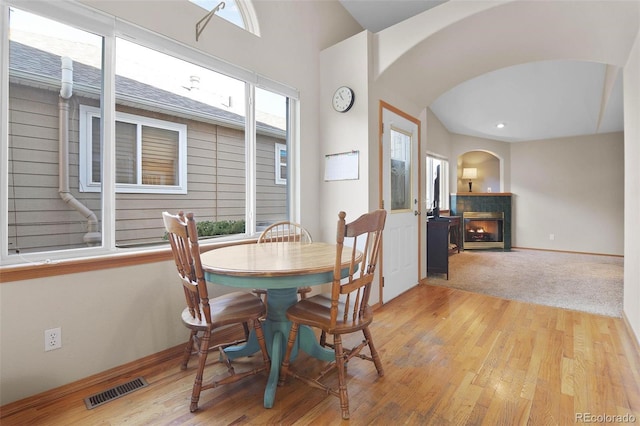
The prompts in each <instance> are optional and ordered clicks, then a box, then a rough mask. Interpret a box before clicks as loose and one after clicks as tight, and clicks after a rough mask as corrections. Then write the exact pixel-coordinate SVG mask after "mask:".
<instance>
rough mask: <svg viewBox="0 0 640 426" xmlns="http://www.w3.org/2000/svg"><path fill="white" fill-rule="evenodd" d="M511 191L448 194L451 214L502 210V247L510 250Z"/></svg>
mask: <svg viewBox="0 0 640 426" xmlns="http://www.w3.org/2000/svg"><path fill="white" fill-rule="evenodd" d="M511 195H512V194H511V193H510V192H500V193H481V192H479V193H467V194H465V193H462V194H451V195H450V206H451V215H452V216H460V217H462V213H463V212H504V249H505V250H511Z"/></svg>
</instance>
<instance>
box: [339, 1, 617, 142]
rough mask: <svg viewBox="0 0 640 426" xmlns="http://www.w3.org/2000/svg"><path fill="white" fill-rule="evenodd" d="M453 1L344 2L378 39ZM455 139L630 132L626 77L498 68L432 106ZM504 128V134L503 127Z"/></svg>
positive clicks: (538, 65)
mask: <svg viewBox="0 0 640 426" xmlns="http://www.w3.org/2000/svg"><path fill="white" fill-rule="evenodd" d="M445 1H446V0H386V1H377V0H376V1H374V0H369V1H365V0H340V3H341V4H342V5H343V7H344V8H345V9H347V11H348V12H349V13H350V14H351V15H352V16H353V17H354V18H355V20H356V21H358V23H360V25H361V26H362V27H363V28H365V29H367V30H369V31H371V32H374V33H375V32H379V31H382V30H384V29H385V28H388V27H390V26H392V25H394V24H397V23H398V22H401V21H403V20H405V19H407V18H410V17H412V16H414V15H416V14H419V13H422V12H424V11H426V10H428V9H431V8H433V7H436V6H438V5H440V4H442V3H445ZM428 106H429V107H430V109H431V110H432V111H433V113H434V114H435V115H436V116H437V117H438V119H439V120H440V121H441V122H442V124H443V125H444V126H445V127H446V128H447V129H448V130H449V131H450V132H451V133H457V134H462V135H468V136H477V137H482V138H488V139H494V140H499V141H505V142H520V141H529V140H542V139H552V138H559V137H569V136H580V135H591V134H596V133H609V132H618V131H622V130H623V100H622V72H621V71H619V69H618V68H616V67H612V66H607V65H606V64H602V63H595V62H584V61H572V60H562V61H560V60H557V61H556V60H554V61H543V62H529V63H525V64H521V65H516V66H510V67H507V68H502V69H498V70H495V71H492V72H489V73H486V74H483V75H480V76H478V77H475V78H473V79H471V80H467V81H465V82H463V83H461V84H459V85H457V86H455V87H451V88H450V89H449V90H448V91H446V92H444V93H443V94H441V95H440V96H439V97H438V98H437V99H436V100H435V101H434V102H432V103H431V104H430V105H428ZM500 123H502V124H504V127H502V128H498V127H497V125H498V124H500Z"/></svg>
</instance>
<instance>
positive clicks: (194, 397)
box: [189, 331, 211, 413]
mask: <svg viewBox="0 0 640 426" xmlns="http://www.w3.org/2000/svg"><path fill="white" fill-rule="evenodd" d="M210 337H211V333H210V332H208V331H205V332H204V334H203V335H202V337H201V338H200V346H199V348H198V371H197V372H196V378H195V380H194V382H193V392H191V407H190V408H189V409H190V411H191V412H192V413H193V412H194V411H196V410H197V409H198V401H199V400H200V391H201V390H202V378H203V376H204V366H205V365H206V363H207V355H208V354H209V339H210Z"/></svg>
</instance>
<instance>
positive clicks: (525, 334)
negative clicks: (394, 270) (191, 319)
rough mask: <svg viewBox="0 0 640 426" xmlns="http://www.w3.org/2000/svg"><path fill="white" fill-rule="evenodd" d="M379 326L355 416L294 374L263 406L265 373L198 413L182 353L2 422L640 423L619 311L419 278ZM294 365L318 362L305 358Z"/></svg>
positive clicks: (353, 385) (356, 382) (633, 355)
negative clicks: (118, 383)
mask: <svg viewBox="0 0 640 426" xmlns="http://www.w3.org/2000/svg"><path fill="white" fill-rule="evenodd" d="M372 333H373V336H374V340H375V343H376V346H377V348H378V351H379V352H380V355H381V357H382V361H383V365H384V368H385V376H384V377H382V378H378V377H377V375H376V371H375V368H374V366H373V364H372V363H370V362H366V361H362V360H359V359H354V360H352V361H351V362H350V363H349V367H348V370H347V376H348V389H349V400H350V408H351V420H350V421H342V420H341V418H340V409H339V400H338V398H335V397H333V396H326V395H324V394H323V393H322V392H321V391H319V390H316V389H311V388H309V387H307V386H306V385H304V384H303V383H301V382H299V381H295V380H293V379H289V381H288V382H287V383H286V384H285V385H284V386H283V387H280V388H278V391H277V395H276V400H275V405H274V407H273V408H272V409H265V408H264V407H263V406H262V396H263V389H264V385H265V382H266V376H264V375H263V376H253V377H250V378H247V379H246V380H244V381H241V382H239V383H235V384H232V385H229V386H226V387H221V388H217V389H213V390H208V391H204V392H203V393H202V396H201V399H200V410H199V411H198V412H196V413H190V412H189V398H190V393H191V386H192V384H193V372H194V370H193V365H190V368H189V369H188V370H187V371H181V370H180V368H179V359H178V358H175V359H170V360H168V361H165V362H162V363H158V364H157V365H155V366H152V367H148V368H142V369H140V371H137V372H136V373H138V374H139V375H142V376H143V377H145V379H146V380H147V381H148V382H149V384H150V386H149V387H146V388H143V389H139V390H137V391H135V392H133V393H131V394H129V395H126V396H124V397H122V398H120V399H116V400H113V401H111V402H109V403H107V404H105V405H102V406H100V407H97V408H95V409H93V410H87V409H86V408H85V405H84V402H83V398H84V397H86V396H89V395H91V394H92V393H95V392H98V391H100V390H102V388H101V386H93V387H91V388H90V389H86V390H83V391H78V392H75V393H73V394H70V395H68V396H65V397H64V398H62V399H60V400H57V401H53V402H51V403H47V404H45V405H40V406H37V407H34V408H32V409H27V410H23V411H20V412H17V413H15V414H13V415H10V416H8V417H5V418H2V419H1V420H0V424H2V425H3V426H9V425H18V424H19V425H25V424H31V425H45V424H46V425H72V424H81V425H122V424H130V425H199V424H207V425H218V424H220V425H232V424H233V425H239V424H249V425H266V424H282V425H289V424H299V425H302V424H318V425H325V424H339V423H345V424H351V425H364V424H380V425H391V424H393V425H397V424H419V425H423V424H425V425H427V424H433V425H447V424H456V425H465V424H466V425H481V424H482V425H485V424H486V425H526V424H530V425H569V424H574V423H576V420H578V423H580V418H582V419H584V420H586V419H594V418H595V416H605V415H606V416H610V417H609V418H608V419H609V420H622V419H623V417H622V416H627V418H630V419H634V418H635V422H636V423H640V356H639V354H638V351H637V346H636V345H635V342H634V341H633V339H632V338H631V337H630V336H629V335H628V333H627V329H626V328H625V325H624V322H623V320H622V319H619V318H609V317H603V316H597V315H591V314H585V313H580V312H575V311H567V310H562V309H557V308H550V307H545V306H538V305H532V304H526V303H520V302H515V301H509V300H503V299H498V298H493V297H489V296H483V295H478V294H473V293H468V292H463V291H459V290H454V289H448V288H443V287H434V286H429V285H420V286H418V287H417V288H414V289H412V290H410V291H409V292H407V293H405V294H403V295H402V296H400V297H398V298H397V299H394V300H393V301H391V302H390V303H388V304H387V305H385V306H384V307H382V308H380V309H378V310H377V311H376V312H375V319H374V323H373V326H372ZM185 337H186V330H185ZM258 358H259V357H256V359H255V362H259V360H258ZM305 361H306V362H305ZM192 364H195V363H194V362H193V361H192ZM302 364H304V367H301V365H302ZM292 365H294V366H298V369H301V368H304V369H315V368H317V367H318V364H317V362H316V361H315V360H309V359H308V358H306V357H304V356H303V357H299V358H298V359H297V360H296V362H295V363H294V364H292ZM135 376H136V375H134V376H132V377H135ZM130 378H131V377H122V381H127V380H129V379H130ZM110 386H111V384H110ZM577 416H578V417H577ZM589 416H593V417H589ZM614 416H620V417H619V418H615V417H614ZM608 423H609V424H616V422H611V421H610V422H608ZM619 423H621V422H618V424H619Z"/></svg>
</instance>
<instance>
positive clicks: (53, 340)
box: [44, 327, 62, 351]
mask: <svg viewBox="0 0 640 426" xmlns="http://www.w3.org/2000/svg"><path fill="white" fill-rule="evenodd" d="M61 347H62V329H61V328H60V327H58V328H52V329H49V330H45V331H44V350H45V351H52V350H54V349H60V348H61Z"/></svg>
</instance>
